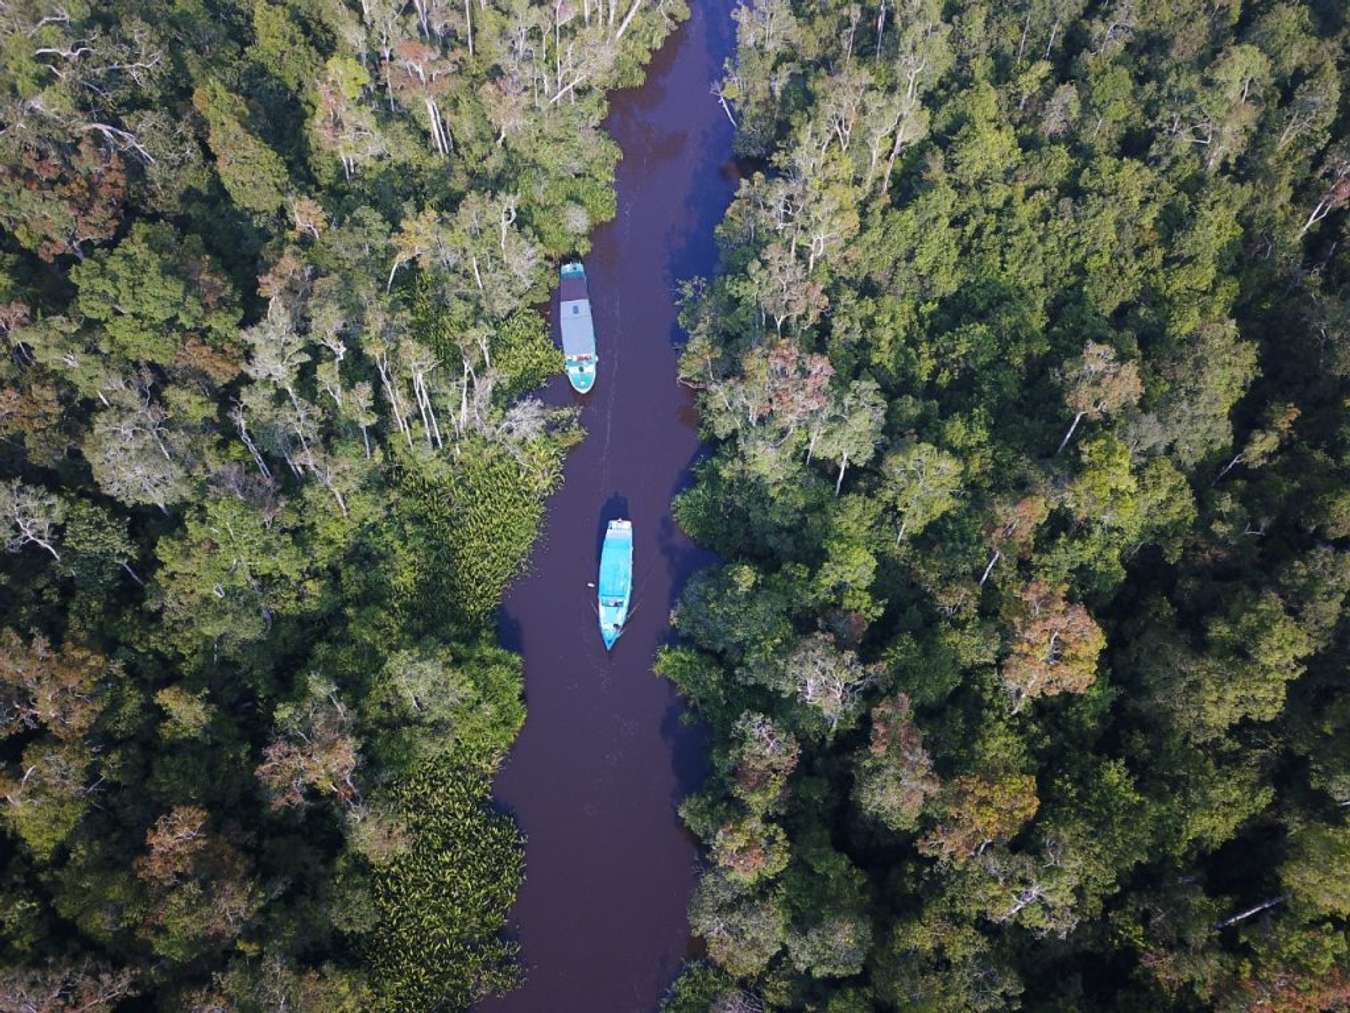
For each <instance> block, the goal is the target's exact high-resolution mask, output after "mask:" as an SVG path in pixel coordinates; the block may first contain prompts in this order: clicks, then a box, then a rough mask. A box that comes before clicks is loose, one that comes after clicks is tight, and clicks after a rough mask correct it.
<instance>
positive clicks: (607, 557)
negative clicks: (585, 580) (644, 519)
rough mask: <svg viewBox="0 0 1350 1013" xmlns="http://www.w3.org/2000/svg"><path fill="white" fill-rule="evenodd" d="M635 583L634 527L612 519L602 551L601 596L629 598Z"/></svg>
mask: <svg viewBox="0 0 1350 1013" xmlns="http://www.w3.org/2000/svg"><path fill="white" fill-rule="evenodd" d="M632 584H633V527H632V525H631V524H628V523H626V522H625V523H624V524H623V526H618V525H616V524H615V523H614V522H613V521H610V525H609V529H608V530H607V531H606V532H605V547H604V549H603V550H602V551H601V553H600V587H599V590H600V597H601V598H627V597H628V592H629V591H630V590H631V588H632Z"/></svg>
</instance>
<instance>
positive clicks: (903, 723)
mask: <svg viewBox="0 0 1350 1013" xmlns="http://www.w3.org/2000/svg"><path fill="white" fill-rule="evenodd" d="M855 763H856V765H855V767H854V780H853V797H854V798H855V799H856V800H857V802H858V806H859V808H861V809H862V811H863V812H865V813H867V814H868V815H869V816H871V817H872V818H873V819H875V820H877V821H878V822H879V823H881V824H882V825H883V826H885V827H888V828H889V829H891V830H900V831H904V830H913V829H914V827H916V826H917V825H918V822H919V816H920V814H921V813H922V812H923V808H924V805H925V803H926V802H927V801H928V799H929V798H930V797H932V795H933V794H934V793H935V792H937V790H938V788H939V787H940V786H941V782H940V781H939V780H938V777H937V774H936V772H935V771H934V770H933V760H932V757H930V756H929V755H928V750H926V749H925V748H924V745H923V732H922V731H920V730H919V726H918V725H917V724H915V723H914V720H913V708H912V705H911V704H910V700H909V697H908V696H906V695H905V694H904V693H898V694H896V695H895V696H894V697H890V698H887V699H885V700H882V701H881V702H880V703H879V704H877V705H876V706H875V707H873V708H872V739H871V742H870V743H869V744H868V746H867V748H866V749H865V750H863V751H860V752H859V754H858V757H857V760H856V761H855Z"/></svg>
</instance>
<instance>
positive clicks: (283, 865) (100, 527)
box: [0, 0, 687, 1013]
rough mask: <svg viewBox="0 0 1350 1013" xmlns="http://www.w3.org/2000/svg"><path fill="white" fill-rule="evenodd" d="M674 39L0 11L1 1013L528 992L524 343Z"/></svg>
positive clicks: (425, 9) (552, 460)
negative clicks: (516, 743)
mask: <svg viewBox="0 0 1350 1013" xmlns="http://www.w3.org/2000/svg"><path fill="white" fill-rule="evenodd" d="M686 14H687V11H686V9H685V8H684V6H683V4H682V2H681V0H633V2H631V3H624V4H623V5H622V7H621V6H620V4H619V0H593V2H592V0H583V3H582V4H581V5H579V6H576V5H572V4H554V3H544V2H509V3H508V2H499V0H465V2H459V0H455V2H448V0H409V2H404V0H393V2H390V0H361V2H359V3H355V2H353V3H347V2H344V0H119V2H117V3H115V4H103V3H89V2H84V0H74V2H69V3H63V4H52V3H44V2H38V0H15V2H6V3H4V4H0V338H2V339H3V342H4V352H5V354H4V358H3V360H2V361H0V534H3V540H4V545H5V548H6V549H7V550H8V551H6V552H5V553H4V554H3V555H2V556H0V615H2V616H3V622H2V623H0V1008H3V1009H6V1010H8V1009H16V1010H43V1011H57V1010H72V1011H73V1010H80V1011H84V1013H91V1011H98V1010H113V1009H115V1008H131V1007H132V1006H134V1008H137V1009H164V1010H202V1011H206V1010H223V1009H230V1010H239V1011H251V1010H277V1009H297V1010H309V1011H314V1013H334V1011H340V1010H352V1011H357V1010H368V1009H388V1010H419V1011H420V1010H427V1009H431V1008H443V1009H449V1008H454V1009H462V1008H467V1007H468V1006H469V1005H470V1004H471V1003H472V1002H473V1001H474V1000H476V999H478V998H480V997H481V996H483V995H485V994H488V993H491V992H496V991H500V990H503V989H507V988H509V987H511V986H512V985H513V984H514V983H515V982H516V981H517V980H518V977H519V974H520V967H519V964H518V962H517V961H516V959H515V945H514V944H513V943H511V942H510V941H508V940H506V939H505V938H504V937H503V936H502V935H501V929H502V927H503V924H504V921H505V916H506V911H507V909H508V908H509V906H510V904H511V903H512V900H513V898H514V896H515V891H516V888H517V886H518V884H519V882H520V879H521V876H522V874H523V873H522V863H523V854H522V841H521V838H520V834H519V831H518V830H517V829H516V827H515V825H514V823H513V822H512V821H511V820H510V819H509V818H508V817H506V816H503V815H501V814H499V813H497V812H496V811H494V810H493V809H492V807H491V806H490V804H489V801H488V797H487V796H488V790H489V784H490V777H491V775H492V774H493V772H494V771H495V770H496V768H497V766H498V764H499V763H500V760H501V758H502V756H503V755H504V753H505V751H506V750H507V749H508V748H509V746H510V744H511V742H512V741H513V739H514V737H515V734H516V732H517V731H518V729H519V728H520V726H521V724H522V722H523V720H524V713H525V712H524V703H523V700H522V685H521V663H520V659H519V658H518V657H517V656H516V655H514V654H512V653H510V652H508V651H506V650H503V649H502V648H501V647H500V646H499V645H498V643H497V638H496V633H495V629H494V628H493V626H492V613H493V611H494V609H495V607H496V605H497V603H498V601H499V598H500V595H501V592H502V589H503V587H504V586H505V584H506V583H507V581H509V580H510V579H511V578H512V577H513V576H514V575H515V574H517V573H518V572H519V570H520V568H521V566H522V565H523V563H524V560H525V557H526V555H527V553H528V552H529V549H530V546H531V544H532V543H533V541H534V538H535V536H536V534H537V532H538V528H539V522H540V518H541V515H542V502H543V499H544V497H545V495H546V494H547V493H548V492H549V491H550V490H551V489H552V488H553V487H554V486H555V485H556V483H557V482H558V480H559V477H560V474H561V462H562V459H563V455H564V454H565V452H566V450H567V448H568V447H569V446H570V445H571V444H572V443H573V442H574V441H575V440H576V439H577V438H578V437H579V431H578V428H577V424H576V420H575V417H574V415H573V414H572V413H571V412H569V411H565V410H557V409H552V408H548V407H546V406H545V405H544V404H543V402H542V401H540V400H539V399H538V398H536V397H534V396H532V395H531V393H530V392H531V391H532V390H533V389H534V388H536V387H538V386H539V385H540V384H541V383H542V382H543V381H544V380H545V379H547V378H548V377H549V376H550V375H551V374H553V373H555V372H557V371H558V370H559V369H560V368H561V364H562V363H561V354H560V353H559V352H558V351H557V349H556V348H555V347H554V345H553V344H552V342H551V341H550V340H549V336H548V328H547V324H546V321H545V320H544V318H543V317H542V316H541V315H540V313H539V311H538V308H537V307H538V305H539V304H540V303H541V301H543V300H544V299H546V298H547V294H548V290H549V288H550V286H551V284H552V277H553V273H554V271H555V270H556V265H557V262H558V261H559V260H560V259H562V258H564V257H571V256H577V255H581V254H583V253H585V252H586V251H587V250H588V235H589V233H590V231H591V229H592V228H593V227H594V226H595V225H596V224H598V223H601V222H603V221H605V220H607V219H608V218H610V217H612V216H613V214H614V211H615V197H614V190H613V174H614V166H615V164H616V162H617V159H618V155H619V152H618V150H617V148H616V146H615V145H614V144H613V143H612V142H611V141H610V140H609V139H608V138H607V137H606V136H605V135H604V133H603V131H602V130H601V126H600V125H601V121H602V119H603V117H604V115H605V111H606V96H607V94H608V92H609V91H610V90H612V89H614V88H618V87H624V86H631V85H635V84H637V83H639V82H640V81H641V79H642V73H643V71H642V68H643V66H644V64H645V62H646V60H647V58H648V57H649V56H650V54H651V53H652V52H654V50H655V49H656V48H657V47H658V46H659V45H660V44H661V42H662V40H663V39H664V38H665V37H666V35H667V34H668V33H669V32H670V30H671V29H672V28H673V27H674V25H675V24H676V23H677V22H678V21H679V20H680V19H681V18H683V17H684V16H685V15H686Z"/></svg>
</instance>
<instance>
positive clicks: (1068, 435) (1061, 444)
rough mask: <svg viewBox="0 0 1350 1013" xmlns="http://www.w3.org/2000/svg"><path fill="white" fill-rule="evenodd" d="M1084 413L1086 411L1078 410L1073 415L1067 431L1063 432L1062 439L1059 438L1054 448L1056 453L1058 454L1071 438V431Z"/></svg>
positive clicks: (1076, 426)
mask: <svg viewBox="0 0 1350 1013" xmlns="http://www.w3.org/2000/svg"><path fill="white" fill-rule="evenodd" d="M1086 414H1087V412H1079V413H1078V414H1077V415H1075V416H1074V417H1073V423H1072V424H1071V425H1070V426H1069V431H1068V432H1067V433H1065V434H1064V439H1062V440H1060V441H1059V446H1058V447H1056V448H1055V453H1056V454H1059V452H1060V451H1062V450H1063V449H1064V448H1065V447H1066V446H1067V445H1068V443H1069V440H1071V439H1072V438H1073V431H1074V430H1075V429H1077V428H1078V423H1080V422H1082V421H1083V416H1084V415H1086Z"/></svg>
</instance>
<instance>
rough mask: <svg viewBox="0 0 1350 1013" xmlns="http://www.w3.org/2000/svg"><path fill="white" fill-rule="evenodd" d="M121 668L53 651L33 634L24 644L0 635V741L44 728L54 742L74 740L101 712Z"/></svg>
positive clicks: (10, 634)
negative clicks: (105, 698)
mask: <svg viewBox="0 0 1350 1013" xmlns="http://www.w3.org/2000/svg"><path fill="white" fill-rule="evenodd" d="M119 675H120V666H119V665H118V664H117V663H116V662H110V661H109V660H108V659H107V658H105V657H103V656H102V655H101V654H98V653H96V652H94V651H91V650H89V649H88V648H86V647H81V646H79V645H78V644H73V643H69V642H67V643H64V644H62V645H61V646H60V647H56V648H54V647H52V645H51V643H50V642H49V641H48V640H47V638H46V637H44V636H42V635H41V634H38V635H36V636H34V637H33V638H32V639H31V640H30V641H28V642H27V643H25V642H24V640H23V638H21V637H20V636H19V635H18V634H16V633H15V632H14V631H13V630H0V738H2V737H4V736H7V735H12V734H14V733H15V732H17V731H20V730H27V729H34V728H46V729H47V731H48V732H50V733H51V734H52V735H54V736H55V737H56V738H58V739H63V740H66V739H78V738H79V737H80V736H82V735H84V734H85V733H86V732H88V731H89V729H90V728H91V727H93V724H94V722H95V721H96V720H97V719H98V715H99V713H100V712H101V711H102V709H103V698H102V695H103V691H104V690H105V689H106V688H107V687H108V685H109V683H110V681H111V680H112V679H114V678H116V677H118V676H119Z"/></svg>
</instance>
